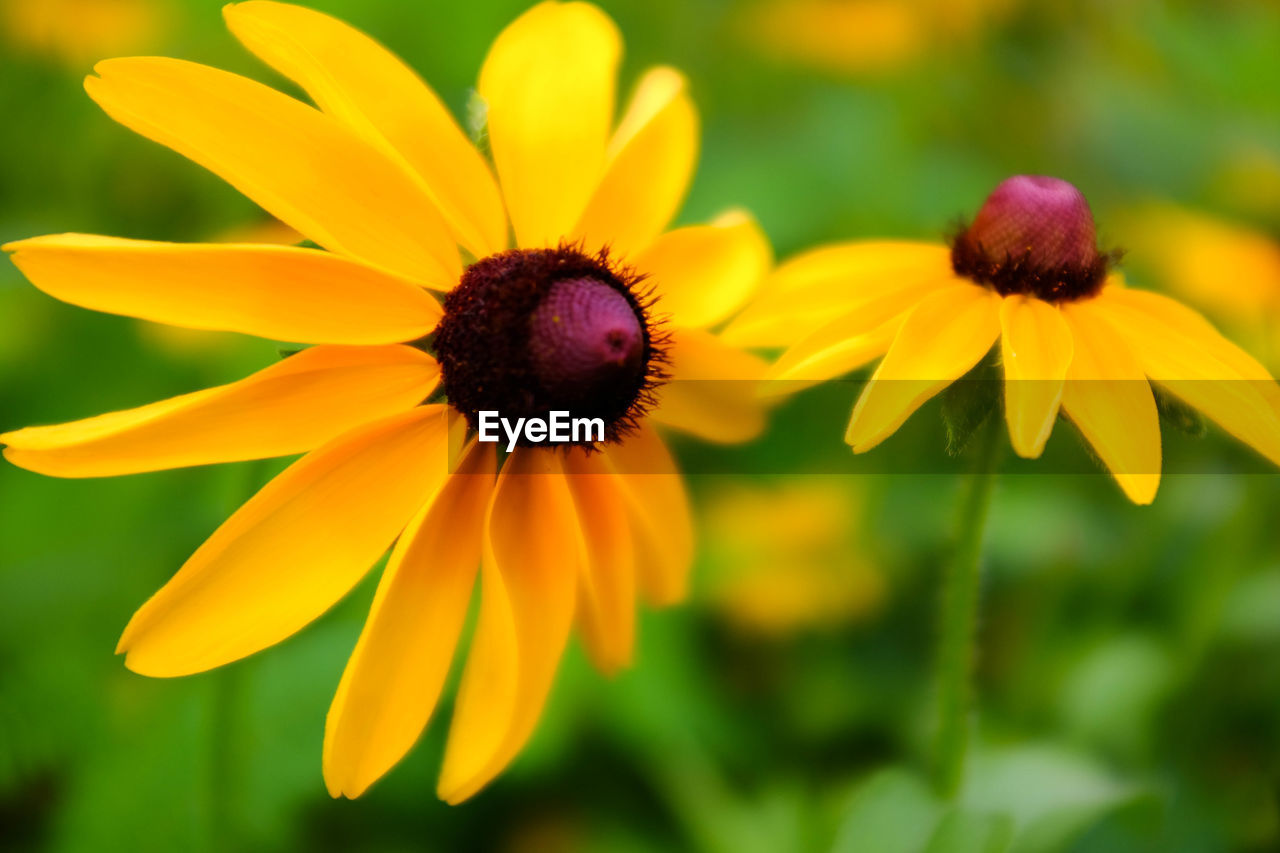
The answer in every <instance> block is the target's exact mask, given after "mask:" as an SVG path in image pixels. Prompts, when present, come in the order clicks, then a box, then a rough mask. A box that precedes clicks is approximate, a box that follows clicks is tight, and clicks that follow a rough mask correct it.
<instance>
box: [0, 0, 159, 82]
mask: <svg viewBox="0 0 1280 853" xmlns="http://www.w3.org/2000/svg"><path fill="white" fill-rule="evenodd" d="M166 18H167V13H166V10H164V9H162V8H161V6H160V3H159V2H158V0H36V1H34V2H33V0H0V21H2V22H3V24H4V26H3V27H0V33H3V34H4V36H5V41H8V42H9V43H11V44H13V45H15V46H17V47H18V48H20V49H23V50H28V51H32V52H35V53H40V54H44V55H47V56H50V57H52V58H54V59H57V60H60V61H61V62H63V63H65V64H67V65H72V66H76V69H77V70H78V71H79V70H83V68H84V63H88V62H92V61H93V60H94V58H96V57H99V56H101V55H102V54H103V53H115V52H118V51H125V50H137V49H138V48H140V47H144V46H145V45H146V44H148V43H149V42H151V41H153V40H154V39H155V36H156V34H157V33H158V32H159V31H160V30H161V29H162V28H163V26H164V24H165V23H166V21H165V19H166Z"/></svg>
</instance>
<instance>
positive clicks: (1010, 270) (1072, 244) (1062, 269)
mask: <svg viewBox="0 0 1280 853" xmlns="http://www.w3.org/2000/svg"><path fill="white" fill-rule="evenodd" d="M1118 258H1119V253H1118V252H1100V251H1098V239H1097V230H1096V227H1095V225H1094V221H1093V211H1092V210H1090V208H1089V202H1088V201H1087V200H1086V199H1085V197H1084V195H1083V194H1082V193H1081V192H1080V191H1079V190H1078V189H1076V188H1075V187H1074V186H1073V185H1071V184H1069V183H1067V182H1066V181H1063V180H1059V179H1058V178H1049V177H1042V176H1037V175H1018V176H1015V177H1012V178H1009V179H1008V180H1006V181H1004V182H1003V183H1001V184H1000V186H998V187H996V189H995V191H994V192H992V193H991V195H990V196H988V197H987V200H986V202H985V203H984V204H983V205H982V208H981V209H980V210H979V211H978V215H977V216H975V217H974V219H973V222H972V223H971V224H970V225H969V226H968V227H966V228H964V229H963V230H961V231H960V233H959V234H957V235H956V237H955V239H954V241H953V242H952V245H951V265H952V267H953V268H954V269H955V271H956V274H957V275H961V276H964V277H965V278H968V279H970V280H971V281H975V282H978V283H980V284H985V285H988V286H989V287H992V288H994V289H995V290H996V291H997V292H999V293H1000V294H1002V295H1004V296H1008V295H1010V294H1015V293H1025V294H1030V295H1032V296H1037V297H1039V298H1040V299H1044V300H1046V301H1049V302H1069V301H1072V300H1076V299H1083V298H1086V297H1089V296H1093V295H1095V294H1096V293H1097V292H1098V290H1099V289H1101V287H1102V284H1103V282H1104V281H1106V277H1107V273H1108V271H1109V270H1110V269H1111V267H1112V265H1113V264H1114V263H1115V261H1116V260H1117V259H1118Z"/></svg>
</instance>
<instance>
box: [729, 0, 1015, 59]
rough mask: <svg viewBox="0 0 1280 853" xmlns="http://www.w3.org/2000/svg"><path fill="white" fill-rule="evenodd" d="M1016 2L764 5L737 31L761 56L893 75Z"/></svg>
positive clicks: (797, 1)
mask: <svg viewBox="0 0 1280 853" xmlns="http://www.w3.org/2000/svg"><path fill="white" fill-rule="evenodd" d="M1015 2H1016V0H762V2H758V3H756V4H754V5H750V6H747V7H746V8H745V9H744V12H743V18H742V21H741V28H742V31H743V34H744V37H745V38H746V39H747V40H748V41H749V42H750V43H751V44H753V45H755V46H756V47H757V48H758V49H759V50H760V51H761V52H763V53H765V54H767V55H769V56H772V57H774V58H775V59H777V60H779V61H784V62H789V63H795V64H798V65H803V66H807V67H811V68H816V69H819V70H822V71H826V72H830V73H836V74H847V75H853V76H857V75H863V74H868V73H874V72H880V71H886V70H893V69H896V68H899V67H901V66H904V65H908V64H910V63H911V62H914V61H915V60H917V59H919V58H920V57H922V56H924V55H925V54H926V53H927V52H929V51H931V50H935V49H938V48H945V47H947V46H949V45H952V44H954V43H955V42H957V41H963V40H967V39H970V38H972V37H974V36H975V35H976V34H978V33H979V32H981V31H982V30H983V29H984V28H986V27H987V26H989V25H991V24H992V23H994V22H996V21H998V20H1000V19H1002V18H1003V17H1004V16H1005V15H1006V14H1007V13H1008V11H1009V9H1010V7H1012V6H1013V5H1014V4H1015Z"/></svg>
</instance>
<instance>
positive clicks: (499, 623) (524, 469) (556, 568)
mask: <svg viewBox="0 0 1280 853" xmlns="http://www.w3.org/2000/svg"><path fill="white" fill-rule="evenodd" d="M577 525H578V521H577V516H576V513H575V510H574V505H573V498H572V496H571V495H570V493H569V486H568V484H567V483H566V482H565V477H564V471H563V469H562V467H561V462H560V457H559V455H558V454H556V453H555V452H553V451H547V450H533V449H530V448H524V447H521V448H517V449H516V451H515V452H514V453H512V454H511V455H510V456H509V457H507V460H506V462H505V463H504V464H503V467H502V473H501V474H500V475H499V477H498V484H497V486H495V487H494V492H493V498H492V500H491V502H490V504H489V515H488V518H487V520H486V522H485V528H486V533H485V537H484V557H483V563H482V576H481V598H480V618H479V621H478V623H477V625H476V633H475V638H474V639H473V640H472V645H471V654H470V656H469V657H468V659H467V666H466V670H465V671H464V673H463V676H462V684H461V685H460V686H459V688H458V699H457V704H456V706H455V708H454V715H453V726H452V728H451V729H450V730H449V742H448V745H447V746H446V747H445V755H444V767H443V769H442V770H441V772H440V782H439V785H438V787H437V791H438V793H439V795H440V797H441V799H443V800H446V801H448V802H450V803H458V802H461V801H462V800H465V799H467V798H468V797H470V796H471V795H472V794H474V793H476V792H477V791H479V790H480V789H481V788H482V787H484V786H485V785H486V784H488V783H489V781H490V780H492V779H493V777H494V776H496V775H497V774H498V773H500V772H501V771H502V769H503V768H504V767H506V765H507V764H508V763H510V761H511V760H512V759H513V758H515V756H516V754H517V753H518V752H519V751H520V749H521V747H523V746H524V744H525V742H526V741H528V739H529V736H530V735H531V734H532V733H533V730H534V727H535V725H536V724H537V721H538V717H539V716H540V715H541V713H542V706H543V705H544V704H545V702H546V699H547V694H548V692H549V691H550V689H551V682H552V680H553V678H554V676H555V672H556V667H557V665H558V664H559V662H560V656H561V654H562V653H563V652H564V647H565V643H566V642H567V641H568V638H569V630H570V628H571V627H572V624H573V613H574V595H575V591H576V589H577V585H578V583H579V577H580V574H581V571H582V569H581V565H580V563H581V560H582V552H581V549H580V548H579V545H578V536H579V534H578V528H577Z"/></svg>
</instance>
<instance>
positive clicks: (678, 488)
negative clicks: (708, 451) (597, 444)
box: [602, 423, 693, 606]
mask: <svg viewBox="0 0 1280 853" xmlns="http://www.w3.org/2000/svg"><path fill="white" fill-rule="evenodd" d="M602 452H603V453H604V455H605V458H606V459H607V460H608V461H609V465H610V467H611V468H612V469H613V470H614V471H615V472H617V474H618V475H619V482H620V484H621V486H622V490H623V494H624V495H625V496H626V499H627V506H628V514H629V517H630V522H631V532H632V536H633V538H634V541H635V546H636V579H637V580H638V581H639V585H640V592H641V594H642V595H643V596H644V597H645V599H646V600H647V601H649V602H650V603H651V604H655V605H659V606H662V605H667V604H674V603H676V602H678V601H680V600H682V599H683V598H684V597H685V595H686V594H687V591H688V588H689V567H690V566H691V565H692V563H693V517H692V514H691V512H690V509H689V495H688V493H687V492H686V491H685V486H684V478H683V477H682V476H681V475H680V470H679V469H678V468H677V467H676V462H675V459H673V458H672V457H671V451H669V450H667V447H666V445H665V444H664V443H663V441H662V439H661V438H660V437H659V436H658V434H657V433H656V432H655V431H654V430H653V427H652V426H650V425H649V424H647V423H646V424H642V425H641V426H640V428H639V429H637V430H636V431H635V432H633V433H632V434H630V435H628V436H627V437H626V438H625V439H624V440H623V441H622V442H620V443H618V444H611V445H609V446H607V447H605V448H604V450H603V451H602Z"/></svg>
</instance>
